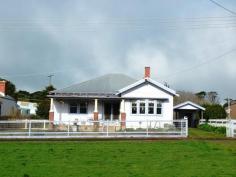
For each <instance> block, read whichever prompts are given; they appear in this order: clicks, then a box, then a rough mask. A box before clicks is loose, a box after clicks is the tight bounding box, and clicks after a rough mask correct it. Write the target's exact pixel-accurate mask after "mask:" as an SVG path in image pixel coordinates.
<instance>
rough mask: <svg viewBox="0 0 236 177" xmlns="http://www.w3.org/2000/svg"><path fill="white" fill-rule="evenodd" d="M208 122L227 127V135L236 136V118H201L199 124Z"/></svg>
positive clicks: (212, 124)
mask: <svg viewBox="0 0 236 177" xmlns="http://www.w3.org/2000/svg"><path fill="white" fill-rule="evenodd" d="M205 123H208V124H209V125H211V126H215V127H226V136H227V137H232V138H236V120H232V119H209V120H208V121H206V120H205V119H200V121H199V124H205Z"/></svg>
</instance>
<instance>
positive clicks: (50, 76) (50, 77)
mask: <svg viewBox="0 0 236 177" xmlns="http://www.w3.org/2000/svg"><path fill="white" fill-rule="evenodd" d="M53 76H54V75H53V74H50V75H49V76H48V78H49V86H51V85H52V77H53Z"/></svg>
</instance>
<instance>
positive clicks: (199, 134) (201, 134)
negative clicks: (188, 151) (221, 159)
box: [189, 128, 225, 139]
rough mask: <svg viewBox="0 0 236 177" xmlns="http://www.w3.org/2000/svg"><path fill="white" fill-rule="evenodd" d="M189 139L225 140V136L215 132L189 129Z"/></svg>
mask: <svg viewBox="0 0 236 177" xmlns="http://www.w3.org/2000/svg"><path fill="white" fill-rule="evenodd" d="M189 138H190V139H223V138H225V135H224V134H219V133H215V132H207V131H204V130H200V129H197V128H189Z"/></svg>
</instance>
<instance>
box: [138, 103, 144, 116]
mask: <svg viewBox="0 0 236 177" xmlns="http://www.w3.org/2000/svg"><path fill="white" fill-rule="evenodd" d="M139 113H140V114H145V103H140V108H139Z"/></svg>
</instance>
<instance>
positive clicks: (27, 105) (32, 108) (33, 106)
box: [17, 101, 37, 116]
mask: <svg viewBox="0 0 236 177" xmlns="http://www.w3.org/2000/svg"><path fill="white" fill-rule="evenodd" d="M17 105H18V106H19V108H20V112H21V115H23V116H29V115H36V111H37V103H32V102H27V101H17Z"/></svg>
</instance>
